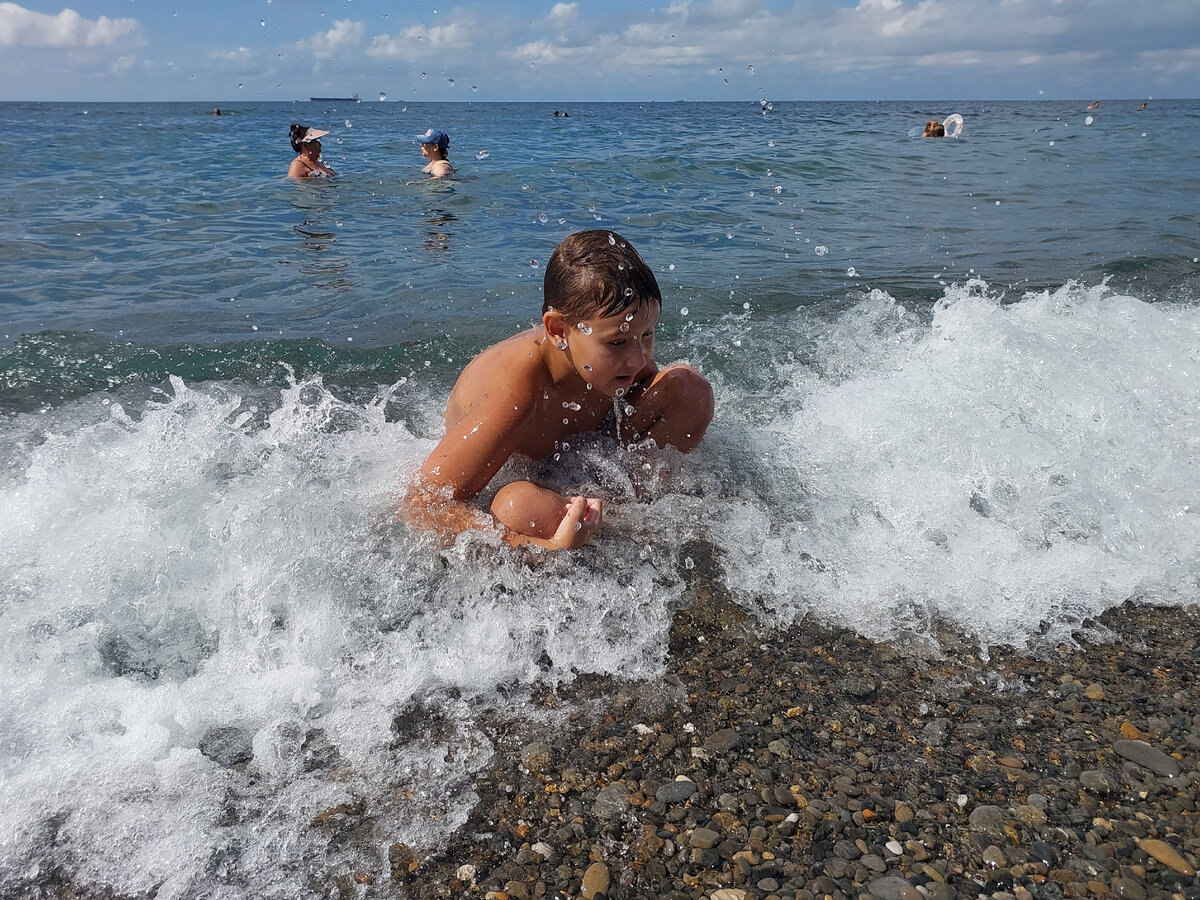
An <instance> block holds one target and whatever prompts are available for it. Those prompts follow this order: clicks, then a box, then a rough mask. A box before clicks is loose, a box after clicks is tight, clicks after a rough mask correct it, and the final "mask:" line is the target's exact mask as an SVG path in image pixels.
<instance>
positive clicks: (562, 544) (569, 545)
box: [550, 497, 604, 550]
mask: <svg viewBox="0 0 1200 900" xmlns="http://www.w3.org/2000/svg"><path fill="white" fill-rule="evenodd" d="M603 519H604V504H603V503H602V502H601V501H600V500H597V499H596V498H594V497H572V498H571V501H570V502H569V503H568V504H567V505H566V514H565V515H564V516H563V519H562V522H560V523H559V525H558V530H557V531H555V532H554V537H553V538H551V539H550V546H551V547H554V548H556V549H561V550H574V549H575V548H576V547H582V546H583V545H584V544H586V543H587V542H588V540H589V539H590V538H591V536H592V532H593V531H595V530H596V529H597V528H598V527H599V526H600V523H601V521H602V520H603Z"/></svg>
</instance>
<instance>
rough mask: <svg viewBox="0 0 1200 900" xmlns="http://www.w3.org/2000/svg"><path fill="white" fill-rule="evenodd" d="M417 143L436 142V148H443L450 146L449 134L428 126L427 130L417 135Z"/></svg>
mask: <svg viewBox="0 0 1200 900" xmlns="http://www.w3.org/2000/svg"><path fill="white" fill-rule="evenodd" d="M417 143H418V144H437V145H438V149H440V150H445V149H446V148H447V147H449V146H450V135H448V134H446V132H444V131H438V130H437V129H436V128H430V129H429V130H428V131H427V132H425V133H424V134H422V135H420V136H418V137H417Z"/></svg>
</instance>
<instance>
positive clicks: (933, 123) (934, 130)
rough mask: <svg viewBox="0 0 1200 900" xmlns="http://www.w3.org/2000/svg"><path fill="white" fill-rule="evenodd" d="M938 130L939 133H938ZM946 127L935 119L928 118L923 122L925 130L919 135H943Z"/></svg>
mask: <svg viewBox="0 0 1200 900" xmlns="http://www.w3.org/2000/svg"><path fill="white" fill-rule="evenodd" d="M939 132H940V134H939ZM945 134H946V129H945V127H943V125H942V123H941V122H939V121H938V120H937V119H930V120H929V121H928V122H926V123H925V131H924V133H922V135H921V137H945Z"/></svg>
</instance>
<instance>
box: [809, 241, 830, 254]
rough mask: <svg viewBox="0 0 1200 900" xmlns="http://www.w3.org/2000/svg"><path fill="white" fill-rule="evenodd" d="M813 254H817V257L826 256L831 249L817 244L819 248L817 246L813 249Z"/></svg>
mask: <svg viewBox="0 0 1200 900" xmlns="http://www.w3.org/2000/svg"><path fill="white" fill-rule="evenodd" d="M813 252H814V253H816V254H817V256H824V255H825V254H826V253H828V252H829V248H828V247H826V246H825V245H824V244H817V246H815V247H814V248H813Z"/></svg>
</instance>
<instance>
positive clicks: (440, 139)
mask: <svg viewBox="0 0 1200 900" xmlns="http://www.w3.org/2000/svg"><path fill="white" fill-rule="evenodd" d="M417 143H418V144H420V145H421V155H422V156H424V157H425V158H426V159H427V160H429V164H428V165H426V166H425V168H424V169H422V170H421V171H422V172H425V173H426V174H427V175H432V176H433V177H434V178H445V177H446V176H447V175H453V174H454V166H452V165H450V160H448V159H447V158H446V157H447V156H449V155H450V135H448V134H446V132H444V131H438V130H437V129H434V128H430V129H429V130H428V131H426V132H425V133H424V134H423V135H421V136H420V137H419V138H417Z"/></svg>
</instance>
